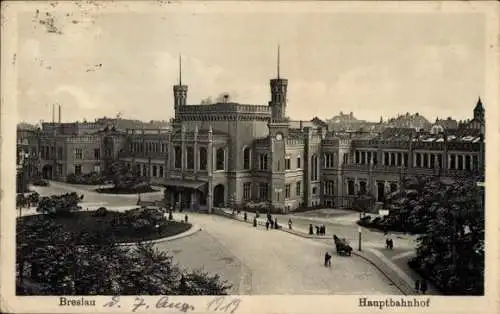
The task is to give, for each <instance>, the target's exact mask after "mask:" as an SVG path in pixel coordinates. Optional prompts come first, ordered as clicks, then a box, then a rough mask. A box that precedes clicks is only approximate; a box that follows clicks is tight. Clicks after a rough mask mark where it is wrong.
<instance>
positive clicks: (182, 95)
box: [174, 56, 188, 118]
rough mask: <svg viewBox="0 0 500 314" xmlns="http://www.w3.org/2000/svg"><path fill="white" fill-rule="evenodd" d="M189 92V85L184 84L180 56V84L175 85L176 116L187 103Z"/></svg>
mask: <svg viewBox="0 0 500 314" xmlns="http://www.w3.org/2000/svg"><path fill="white" fill-rule="evenodd" d="M187 92H188V87H187V85H182V59H181V56H179V84H177V85H174V110H175V117H176V118H177V115H178V112H179V110H180V108H181V107H182V106H185V105H186V100H187Z"/></svg>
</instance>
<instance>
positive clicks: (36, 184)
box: [33, 179, 49, 186]
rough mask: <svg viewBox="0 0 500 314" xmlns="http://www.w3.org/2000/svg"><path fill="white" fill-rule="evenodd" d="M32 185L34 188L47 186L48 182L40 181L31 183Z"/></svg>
mask: <svg viewBox="0 0 500 314" xmlns="http://www.w3.org/2000/svg"><path fill="white" fill-rule="evenodd" d="M33 185H34V186H49V182H48V181H47V180H43V179H40V180H36V181H33Z"/></svg>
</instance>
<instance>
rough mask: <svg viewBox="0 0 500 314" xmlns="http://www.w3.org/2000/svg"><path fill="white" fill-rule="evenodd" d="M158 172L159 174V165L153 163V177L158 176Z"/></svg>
mask: <svg viewBox="0 0 500 314" xmlns="http://www.w3.org/2000/svg"><path fill="white" fill-rule="evenodd" d="M157 174H158V167H156V165H153V177H156V175H157Z"/></svg>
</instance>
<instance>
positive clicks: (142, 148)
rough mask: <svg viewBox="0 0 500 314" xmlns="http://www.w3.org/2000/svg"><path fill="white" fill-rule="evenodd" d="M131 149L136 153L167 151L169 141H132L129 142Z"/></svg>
mask: <svg viewBox="0 0 500 314" xmlns="http://www.w3.org/2000/svg"><path fill="white" fill-rule="evenodd" d="M129 151H130V152H133V153H134V152H135V153H166V152H167V151H168V144H167V143H158V142H132V143H129Z"/></svg>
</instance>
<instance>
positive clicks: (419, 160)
mask: <svg viewBox="0 0 500 314" xmlns="http://www.w3.org/2000/svg"><path fill="white" fill-rule="evenodd" d="M421 166H422V155H421V154H420V153H416V154H415V167H419V168H420V167H421Z"/></svg>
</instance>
